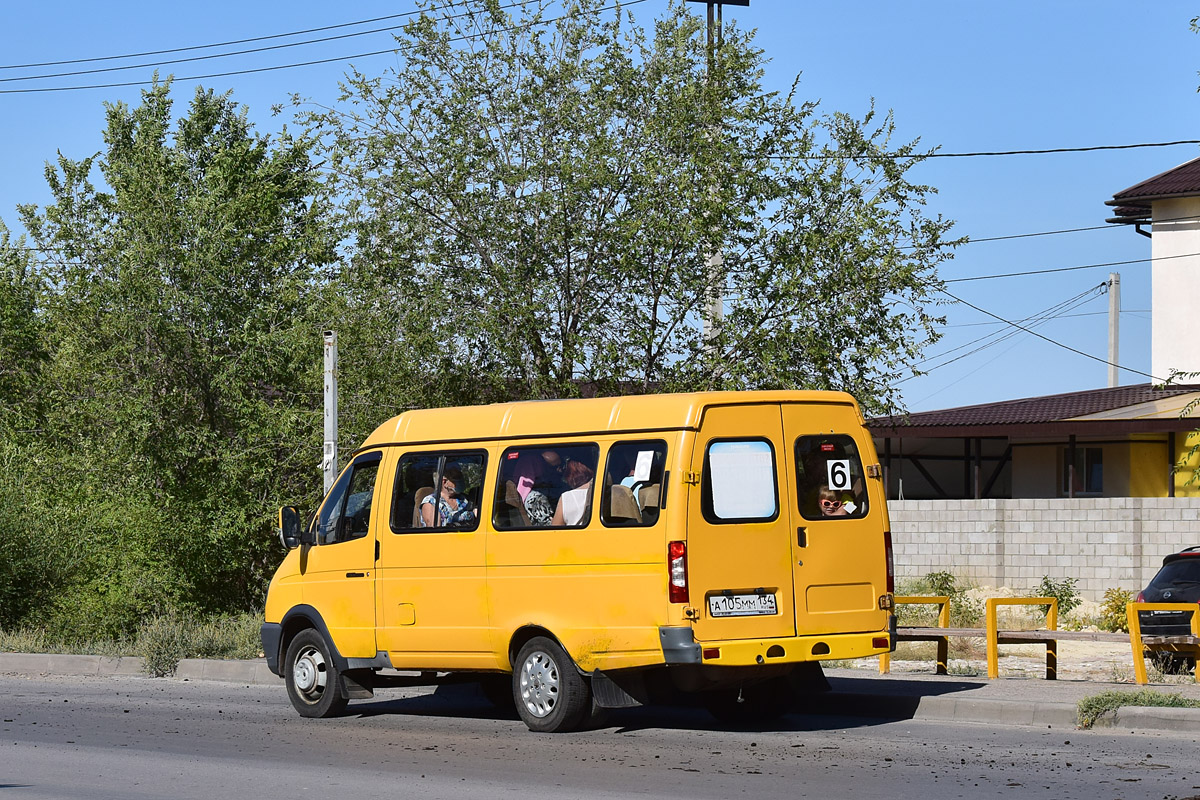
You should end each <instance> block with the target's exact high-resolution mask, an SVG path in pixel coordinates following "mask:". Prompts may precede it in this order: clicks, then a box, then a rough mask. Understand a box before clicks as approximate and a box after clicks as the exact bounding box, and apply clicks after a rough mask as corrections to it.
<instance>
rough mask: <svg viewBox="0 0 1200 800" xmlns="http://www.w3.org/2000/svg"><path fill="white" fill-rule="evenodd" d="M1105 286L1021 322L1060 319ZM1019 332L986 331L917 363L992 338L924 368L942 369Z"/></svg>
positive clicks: (1096, 287)
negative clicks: (964, 342) (969, 349)
mask: <svg viewBox="0 0 1200 800" xmlns="http://www.w3.org/2000/svg"><path fill="white" fill-rule="evenodd" d="M1104 286H1105V284H1099V285H1098V286H1092V287H1089V288H1088V289H1085V290H1084V291H1082V292H1080V293H1079V294H1077V295H1075V296H1074V297H1069V298H1067V299H1066V300H1063V301H1062V302H1060V303H1056V304H1054V305H1052V306H1050V307H1049V308H1046V309H1043V310H1042V311H1039V312H1037V313H1035V314H1032V315H1030V316H1028V317H1025V318H1024V319H1022V320H1021V322H1022V323H1029V322H1033V325H1032V326H1031V328H1032V327H1039V326H1041V325H1043V324H1044V323H1046V322H1049V321H1050V320H1052V319H1059V318H1061V317H1062V316H1063V315H1065V314H1066V313H1067V312H1068V311H1073V310H1074V309H1076V308H1078V307H1079V306H1081V305H1083V304H1084V303H1086V302H1088V301H1089V300H1091V299H1093V298H1094V297H1096V296H1098V295H1099V291H1100V290H1101V289H1102V288H1103V287H1104ZM1018 333H1019V331H1015V330H1012V331H1008V332H1007V333H1001V332H1000V331H992V332H990V333H986V334H984V335H983V336H980V337H978V338H976V339H972V340H971V341H969V342H967V343H966V344H961V345H959V346H958V347H954V348H951V349H949V350H946V351H943V352H941V353H938V354H937V355H935V356H930V357H929V358H925V359H922V360H921V361H918V362H917V364H918V365H920V364H926V363H928V362H930V361H934V360H937V359H941V358H944V357H946V356H948V355H950V354H951V353H956V352H958V351H960V350H963V349H965V348H968V347H971V346H972V345H974V344H978V343H979V342H983V341H985V340H987V339H992V341H990V342H986V343H985V344H982V345H980V346H979V347H976V348H975V349H974V350H971V351H969V352H967V353H963V354H962V355H958V356H955V357H954V358H951V359H948V360H946V361H943V362H942V363H940V364H935V365H934V366H932V367H930V368H929V369H926V370H922V372H923V373H929V372H932V371H933V370H935V369H940V368H941V367H945V366H948V365H949V364H953V363H954V362H955V361H960V360H962V359H964V358H967V357H968V356H972V355H975V354H976V353H978V352H980V351H982V350H986V349H987V348H989V347H994V346H995V345H998V344H1000V343H1001V342H1004V341H1006V340H1008V339H1010V338H1012V337H1013V336H1016V335H1017V334H1018ZM915 377H917V376H916V375H912V376H910V377H909V378H905V379H904V380H903V381H900V383H904V382H905V381H907V380H911V379H912V378H915Z"/></svg>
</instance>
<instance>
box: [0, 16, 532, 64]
mask: <svg viewBox="0 0 1200 800" xmlns="http://www.w3.org/2000/svg"><path fill="white" fill-rule="evenodd" d="M519 5H521V3H520V2H519V1H518V2H515V3H509V4H508V5H506V6H499V7H498V8H499V10H504V9H508V8H515V7H517V6H519ZM442 8H446V6H442ZM434 10H437V9H434ZM416 13H419V12H416V11H409V12H406V13H405V14H398V15H396V16H411V15H413V14H416ZM474 13H475V12H472V11H467V12H463V13H461V14H449V15H446V16H445V17H443V18H442V19H447V20H449V19H459V18H461V17H469V16H471V15H472V14H474ZM347 24H356V23H347ZM403 27H404V25H389V26H387V27H384V28H373V29H372V30H369V31H357V32H355V33H342V34H338V35H337V36H324V37H321V38H319V39H306V40H304V41H300V42H287V43H285V44H275V45H270V46H268V47H252V48H249V49H246V50H233V51H231V52H228V53H211V54H209V55H204V56H189V57H188V58H175V59H170V60H167V61H148V62H144V63H141V64H125V65H123V66H120V67H97V68H96V69H83V70H75V71H73V72H51V73H47V74H44V75H22V76H19V77H12V78H0V83H11V82H13V81H36V80H45V79H47V78H67V77H72V76H75V75H94V74H97V73H104V72H121V71H123V70H130V69H144V68H147V67H165V66H169V65H171V64H185V63H190V62H193V61H209V60H212V59H214V58H228V57H230V56H241V55H248V54H251V53H266V52H269V51H272V50H283V49H286V48H289V47H303V46H305V45H310V44H320V43H323V42H332V41H337V40H340V39H351V38H354V37H355V36H370V35H372V34H376V33H386V32H388V31H394V30H398V29H400V28H403ZM279 35H280V36H286V35H289V34H279ZM264 38H274V37H264ZM192 49H195V48H192ZM388 52H391V51H388Z"/></svg>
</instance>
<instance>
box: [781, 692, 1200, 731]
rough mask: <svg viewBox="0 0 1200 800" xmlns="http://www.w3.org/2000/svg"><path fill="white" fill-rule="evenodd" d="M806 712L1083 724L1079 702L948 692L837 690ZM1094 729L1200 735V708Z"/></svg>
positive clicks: (1132, 717) (1127, 710) (1135, 712)
mask: <svg viewBox="0 0 1200 800" xmlns="http://www.w3.org/2000/svg"><path fill="white" fill-rule="evenodd" d="M804 711H805V713H810V714H829V715H848V716H855V717H871V718H876V719H893V720H895V719H920V720H941V721H949V722H977V723H983V724H991V725H1019V726H1026V727H1038V728H1040V727H1049V728H1067V729H1071V730H1074V729H1075V728H1077V727H1078V715H1077V709H1076V705H1075V704H1074V703H1048V702H1027V701H1022V700H985V699H982V698H979V699H977V698H971V697H950V696H947V695H938V696H929V697H917V696H911V695H882V694H852V693H843V692H831V693H829V694H826V695H822V696H821V697H820V698H819V700H818V701H817V702H815V703H811V704H809V705H808V706H806V707H805V708H804ZM1093 727H1096V728H1120V729H1123V730H1137V731H1171V732H1175V733H1200V709H1196V708H1155V707H1145V706H1122V707H1121V708H1119V709H1117V711H1116V712H1115V713H1113V714H1107V715H1105V716H1104V717H1102V718H1101V719H1099V720H1097V721H1096V723H1095V725H1094V726H1093Z"/></svg>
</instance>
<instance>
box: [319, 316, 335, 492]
mask: <svg viewBox="0 0 1200 800" xmlns="http://www.w3.org/2000/svg"><path fill="white" fill-rule="evenodd" d="M337 358H338V349H337V331H325V447H324V452H323V454H322V458H321V471H322V472H323V473H324V474H325V492H324V494H329V487H330V486H333V482H334V481H335V480H337V475H338V465H337V435H338V410H337V401H338V389H337Z"/></svg>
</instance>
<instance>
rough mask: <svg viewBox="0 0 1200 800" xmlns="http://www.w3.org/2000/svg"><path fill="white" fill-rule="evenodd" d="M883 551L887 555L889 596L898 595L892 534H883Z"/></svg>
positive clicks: (886, 532)
mask: <svg viewBox="0 0 1200 800" xmlns="http://www.w3.org/2000/svg"><path fill="white" fill-rule="evenodd" d="M883 549H884V552H885V553H887V590H888V594H895V593H896V567H895V565H894V564H893V563H892V532H891V531H884V532H883Z"/></svg>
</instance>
